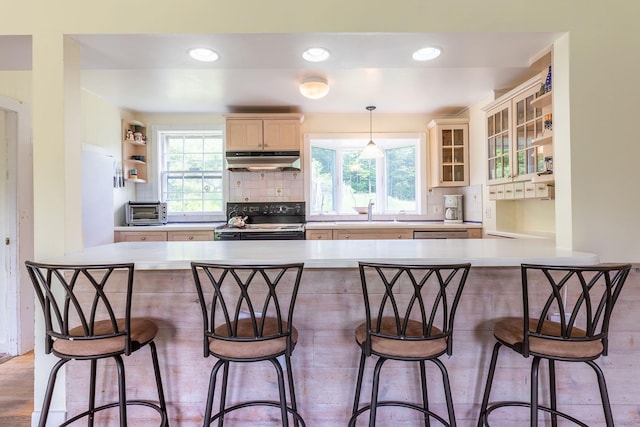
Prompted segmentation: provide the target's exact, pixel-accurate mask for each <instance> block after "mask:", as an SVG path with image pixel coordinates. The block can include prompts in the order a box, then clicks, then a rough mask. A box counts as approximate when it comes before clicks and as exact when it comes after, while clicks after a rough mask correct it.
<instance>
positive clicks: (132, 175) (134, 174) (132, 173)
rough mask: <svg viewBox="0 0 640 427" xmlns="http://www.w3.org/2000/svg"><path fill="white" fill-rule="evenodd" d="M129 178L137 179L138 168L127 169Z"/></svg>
mask: <svg viewBox="0 0 640 427" xmlns="http://www.w3.org/2000/svg"><path fill="white" fill-rule="evenodd" d="M129 178H131V179H137V178H138V169H129Z"/></svg>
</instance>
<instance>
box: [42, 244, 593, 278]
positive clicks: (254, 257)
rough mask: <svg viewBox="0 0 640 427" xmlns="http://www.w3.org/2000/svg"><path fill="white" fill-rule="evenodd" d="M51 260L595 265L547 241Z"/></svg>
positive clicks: (195, 247) (153, 248)
mask: <svg viewBox="0 0 640 427" xmlns="http://www.w3.org/2000/svg"><path fill="white" fill-rule="evenodd" d="M40 261H44V262H52V263H58V262H59V263H78V264H92V263H112V262H134V263H135V264H136V269H138V270H183V269H189V268H190V262H191V261H208V262H223V263H230V264H242V263H245V264H251V263H256V264H259V263H264V264H272V263H282V262H304V263H305V266H306V267H307V268H351V267H357V265H358V261H375V262H397V263H407V264H410V263H453V262H470V263H471V264H472V265H473V266H477V267H502V266H519V265H520V264H521V263H534V264H535V263H539V264H577V265H586V264H595V263H598V262H599V259H598V257H597V256H596V255H594V254H590V253H585V252H576V251H571V250H567V249H561V248H557V247H555V246H554V245H553V243H552V242H550V241H548V240H542V239H541V240H518V239H513V240H512V239H449V240H277V241H275V240H262V241H247V240H244V241H243V240H240V241H208V242H121V243H113V244H109V245H103V246H96V247H93V248H88V249H85V250H84V251H82V252H79V253H73V254H69V255H66V256H64V257H58V258H53V259H46V260H40Z"/></svg>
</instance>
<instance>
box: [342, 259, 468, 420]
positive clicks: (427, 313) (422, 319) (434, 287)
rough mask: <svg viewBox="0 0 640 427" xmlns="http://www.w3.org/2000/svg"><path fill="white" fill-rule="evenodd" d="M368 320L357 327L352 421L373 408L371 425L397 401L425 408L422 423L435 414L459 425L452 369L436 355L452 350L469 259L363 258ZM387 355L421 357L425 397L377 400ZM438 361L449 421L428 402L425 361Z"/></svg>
mask: <svg viewBox="0 0 640 427" xmlns="http://www.w3.org/2000/svg"><path fill="white" fill-rule="evenodd" d="M359 268H360V278H361V283H362V293H363V295H364V308H365V321H364V322H363V323H361V324H360V325H359V326H358V327H357V328H356V343H357V344H358V346H359V347H360V350H361V355H360V366H359V370H358V380H357V383H356V391H355V398H354V402H353V410H352V413H351V414H352V415H351V418H350V420H349V424H348V425H349V426H355V424H356V421H357V418H358V417H359V416H360V415H361V414H363V413H364V412H366V411H369V426H370V427H374V426H375V425H376V416H377V410H378V408H380V407H386V406H399V407H404V408H409V409H412V410H416V411H419V412H421V413H422V414H423V415H422V417H423V419H424V425H425V426H430V425H431V424H430V423H431V420H437V421H438V422H439V423H440V424H442V425H447V426H455V425H456V420H455V413H454V409H453V401H452V397H451V387H450V384H449V375H448V373H447V369H446V367H445V366H444V364H443V363H442V362H441V361H440V360H439V359H438V357H439V356H441V355H443V354H445V353H446V354H448V355H451V354H452V350H453V340H452V338H453V323H454V318H455V313H456V309H457V306H458V302H459V301H460V297H461V295H462V290H463V288H464V285H465V282H466V280H467V275H468V274H469V269H470V268H471V265H470V264H451V265H398V264H384V263H365V262H360V263H359ZM370 356H377V357H378V361H377V362H376V365H375V369H374V373H373V384H372V391H371V401H370V402H369V403H367V404H365V405H363V406H360V393H361V391H362V381H363V376H364V368H365V362H366V360H367V358H368V357H370ZM387 360H396V361H404V362H417V363H418V364H419V367H420V387H421V392H422V403H421V404H415V403H410V402H404V401H392V400H379V397H378V390H379V386H380V373H381V371H382V366H383V364H384V363H385V362H386V361H387ZM426 361H430V362H432V363H434V364H435V365H436V366H437V367H438V368H439V370H440V372H441V374H442V381H443V386H444V393H445V398H446V404H447V412H448V421H447V420H445V418H444V417H442V416H440V415H438V414H436V413H435V412H434V411H432V410H431V409H430V407H429V401H428V396H427V378H426V367H425V362H426Z"/></svg>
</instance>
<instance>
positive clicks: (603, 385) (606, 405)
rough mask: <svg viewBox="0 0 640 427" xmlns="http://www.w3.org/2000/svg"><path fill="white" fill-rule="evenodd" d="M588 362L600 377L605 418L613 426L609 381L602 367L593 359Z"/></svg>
mask: <svg viewBox="0 0 640 427" xmlns="http://www.w3.org/2000/svg"><path fill="white" fill-rule="evenodd" d="M587 364H588V365H589V366H591V368H593V370H594V371H595V373H596V376H597V377H598V387H599V388H600V399H602V409H603V411H604V420H605V423H606V424H607V427H613V425H614V424H613V414H612V413H611V402H610V401H609V392H608V391H607V382H606V381H605V379H604V374H603V373H602V369H600V367H599V366H598V365H597V364H596V362H594V361H593V360H590V361H587Z"/></svg>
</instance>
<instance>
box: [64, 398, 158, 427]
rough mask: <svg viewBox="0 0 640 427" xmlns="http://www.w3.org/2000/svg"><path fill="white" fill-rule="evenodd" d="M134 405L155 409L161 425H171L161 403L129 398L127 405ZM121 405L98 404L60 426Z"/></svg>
mask: <svg viewBox="0 0 640 427" xmlns="http://www.w3.org/2000/svg"><path fill="white" fill-rule="evenodd" d="M133 405H137V406H146V407H148V408H151V409H154V410H155V411H156V412H158V414H160V417H161V419H160V427H168V426H169V420H168V419H167V416H166V414H165V413H164V412H163V410H162V408H161V407H160V405H159V404H157V403H152V402H148V401H146V400H127V406H133ZM119 406H120V402H112V403H106V404H104V405H101V406H98V407H96V408H94V409H93V411H91V410H89V411H84V412H82V413H80V414H77V415H74V416H73V418H69V419H68V420H67V421H65V422H64V423H62V424H60V427H65V426H67V425H69V424H71V423H74V422H76V421H78V420H79V419H82V418H84V417H87V416H89V415H91V414H96V413H98V412H100V411H104V410H105V409H111V408H117V407H119Z"/></svg>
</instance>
